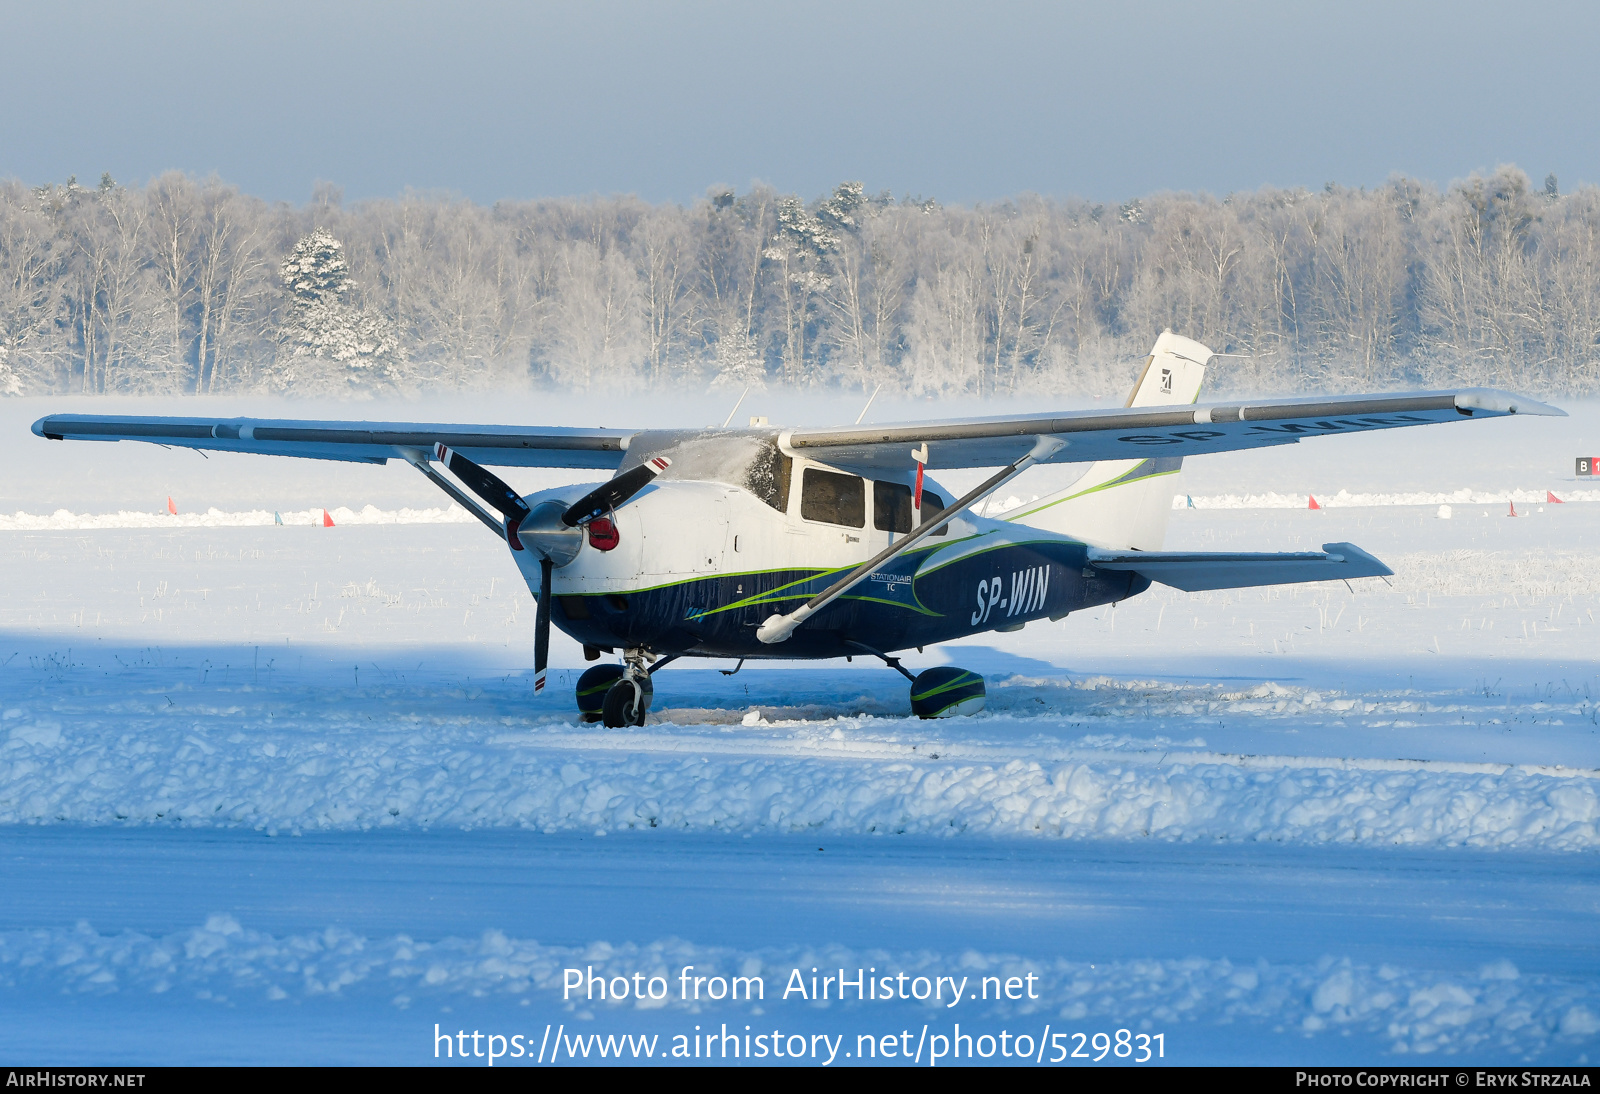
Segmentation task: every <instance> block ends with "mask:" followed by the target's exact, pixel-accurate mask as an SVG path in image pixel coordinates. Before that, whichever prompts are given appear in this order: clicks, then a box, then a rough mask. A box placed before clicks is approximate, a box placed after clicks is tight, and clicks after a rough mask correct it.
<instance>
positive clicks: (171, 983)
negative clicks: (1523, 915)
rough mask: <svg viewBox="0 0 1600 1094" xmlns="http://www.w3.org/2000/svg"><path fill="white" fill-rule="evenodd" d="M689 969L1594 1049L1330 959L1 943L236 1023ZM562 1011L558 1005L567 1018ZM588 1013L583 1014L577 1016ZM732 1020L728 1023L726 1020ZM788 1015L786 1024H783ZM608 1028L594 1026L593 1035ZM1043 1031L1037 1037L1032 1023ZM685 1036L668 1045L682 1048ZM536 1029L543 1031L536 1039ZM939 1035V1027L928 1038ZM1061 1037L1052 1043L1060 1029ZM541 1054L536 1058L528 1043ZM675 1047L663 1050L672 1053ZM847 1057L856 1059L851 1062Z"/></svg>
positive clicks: (1080, 1013)
mask: <svg viewBox="0 0 1600 1094" xmlns="http://www.w3.org/2000/svg"><path fill="white" fill-rule="evenodd" d="M685 965H692V966H694V968H695V971H696V973H697V974H702V975H705V976H707V977H712V976H718V975H721V976H732V975H738V976H746V977H753V976H759V977H761V978H762V979H763V980H764V981H765V999H764V1000H763V1002H762V1003H761V1004H756V1005H754V1006H752V1005H749V1004H724V1005H722V1006H719V1007H718V1008H716V1009H717V1020H722V1021H729V1023H730V1024H732V1018H733V1017H734V1016H735V1015H738V1016H740V1017H741V1018H744V1019H745V1020H748V1019H749V1017H751V1016H754V1015H758V1014H766V1015H767V1016H768V1018H767V1021H768V1022H771V1021H773V1020H774V1019H777V1018H779V1013H774V1012H775V1010H778V1009H779V1008H787V1011H788V1013H787V1014H786V1015H785V1018H784V1020H783V1022H782V1024H783V1025H785V1026H788V1027H790V1028H793V1025H794V1023H795V1022H796V1021H797V1020H798V1021H803V1022H804V1023H805V1025H806V1027H808V1028H810V1027H821V1028H828V1027H829V1026H834V1025H836V1024H837V1023H841V1022H842V1023H847V1024H846V1025H842V1026H839V1028H842V1029H849V1030H854V1029H855V1028H856V1027H857V1026H859V1025H861V1023H862V1021H863V1020H864V1019H867V1020H869V1021H870V1019H871V1018H872V1017H875V1016H878V1015H880V1014H882V1010H883V1004H881V1003H880V1004H874V1003H872V1002H870V1001H869V1002H866V1003H862V1002H858V1001H855V1000H848V1001H845V1002H842V1003H841V1002H838V1001H834V1002H812V1003H800V1002H798V1001H796V1002H791V1003H787V1004H785V1003H783V1002H781V999H780V997H781V992H782V988H783V985H784V984H785V983H786V980H787V977H788V976H789V974H790V971H791V970H793V969H797V968H798V969H802V970H809V969H813V968H822V969H824V970H827V969H836V968H844V969H857V968H866V967H871V968H873V969H875V970H877V971H878V972H879V973H880V974H889V975H894V974H898V973H901V972H903V973H905V974H906V975H907V976H908V977H917V976H923V975H925V976H928V977H929V978H931V977H934V976H945V975H949V974H951V973H955V974H956V975H958V976H965V977H970V978H972V981H973V983H976V981H977V980H978V979H979V978H981V977H984V976H996V975H998V976H1001V977H1007V976H1023V975H1026V974H1028V973H1034V974H1036V975H1037V976H1038V980H1037V984H1038V994H1039V998H1038V999H1034V1000H1027V999H1024V1000H1021V1001H1018V1002H1015V1003H1011V1002H1004V1001H1002V1002H999V1003H995V1002H993V1001H991V1002H988V1003H984V1004H982V1006H983V1008H984V1009H983V1010H982V1011H981V1012H980V1013H981V1015H982V1018H981V1019H980V1021H984V1022H986V1021H987V1020H991V1019H995V1018H999V1019H1003V1020H1009V1021H1010V1023H1011V1025H1012V1028H1013V1030H1014V1031H1016V1030H1018V1027H1020V1030H1021V1032H1025V1033H1029V1034H1031V1035H1033V1036H1038V1035H1039V1032H1040V1030H1039V1029H1036V1028H1034V1026H1035V1025H1037V1026H1038V1027H1040V1028H1042V1027H1043V1026H1044V1025H1045V1023H1046V1022H1055V1023H1058V1024H1059V1023H1060V1022H1061V1021H1062V1020H1063V1019H1064V1020H1066V1022H1067V1023H1068V1028H1069V1029H1072V1028H1076V1027H1077V1026H1078V1025H1079V1024H1081V1025H1085V1026H1088V1027H1089V1028H1091V1029H1092V1028H1095V1027H1097V1026H1105V1025H1106V1024H1107V1023H1109V1028H1112V1029H1115V1028H1118V1027H1124V1028H1126V1027H1131V1028H1133V1029H1135V1030H1137V1029H1141V1028H1150V1027H1151V1026H1154V1027H1155V1028H1156V1029H1162V1028H1166V1029H1168V1030H1169V1031H1170V1030H1171V1029H1172V1027H1173V1026H1174V1025H1177V1024H1179V1023H1183V1024H1188V1023H1196V1024H1204V1025H1207V1026H1212V1027H1225V1026H1234V1025H1249V1026H1259V1025H1268V1024H1270V1025H1272V1026H1275V1027H1279V1028H1282V1027H1289V1028H1291V1029H1294V1030H1297V1031H1298V1032H1300V1033H1301V1034H1303V1035H1306V1036H1311V1037H1316V1036H1318V1035H1321V1036H1333V1035H1336V1034H1337V1035H1350V1034H1356V1035H1364V1036H1366V1037H1368V1038H1371V1039H1373V1040H1375V1041H1377V1042H1378V1043H1380V1044H1382V1045H1383V1046H1384V1047H1385V1048H1387V1050H1388V1051H1390V1052H1393V1053H1397V1054H1403V1055H1413V1054H1433V1053H1440V1054H1445V1055H1454V1054H1458V1053H1468V1052H1470V1053H1474V1054H1476V1055H1478V1056H1480V1057H1482V1056H1488V1055H1493V1056H1502V1055H1508V1056H1512V1057H1521V1058H1528V1057H1532V1056H1536V1055H1539V1054H1540V1053H1542V1052H1544V1051H1546V1050H1549V1049H1557V1050H1560V1049H1566V1050H1567V1051H1568V1052H1570V1051H1571V1050H1572V1049H1573V1048H1575V1047H1576V1046H1579V1045H1582V1044H1585V1043H1586V1042H1591V1041H1593V1040H1594V1039H1595V1035H1596V1033H1600V993H1597V990H1596V988H1595V985H1593V984H1590V983H1584V982H1581V981H1573V980H1566V979H1561V978H1556V977H1551V976H1541V975H1526V974H1523V973H1521V972H1520V971H1519V970H1518V969H1517V968H1516V967H1515V966H1514V965H1513V964H1511V962H1509V961H1506V960H1504V959H1501V960H1497V961H1492V962H1489V963H1487V964H1484V965H1483V966H1482V967H1480V968H1478V969H1476V970H1474V971H1472V972H1466V973H1455V974H1452V973H1442V972H1437V971H1431V970H1416V969H1406V968H1396V967H1394V966H1391V965H1382V966H1379V967H1376V968H1374V967H1372V966H1370V965H1364V964H1358V963H1354V962H1352V961H1350V960H1349V959H1336V958H1332V957H1327V958H1323V959H1322V960H1321V961H1319V962H1316V963H1314V964H1273V963H1269V962H1267V961H1258V962H1256V963H1254V964H1235V963H1233V962H1230V961H1228V960H1226V959H1223V960H1210V959H1205V958H1189V959H1183V960H1170V959H1168V960H1154V959H1150V960H1134V961H1117V962H1110V963H1096V964H1093V965H1091V964H1088V963H1086V962H1074V961H1068V960H1064V959H1061V958H1047V959H1044V960H1034V959H1030V958H1027V957H1024V956H1020V955H1017V954H1010V953H982V952H978V951H975V950H966V951H964V952H962V953H950V954H941V953H934V952H929V951H926V950H923V951H917V952H914V953H891V952H888V951H885V950H854V949H850V948H847V947H843V946H837V945H835V946H822V947H786V948H771V949H761V950H738V949H733V948H728V947H712V946H703V945H695V944H691V943H688V942H684V941H681V940H678V939H665V940H660V941H655V942H645V943H634V942H628V943H620V944H611V943H607V942H596V943H593V944H591V945H587V946H549V945H542V944H540V943H539V942H537V941H534V940H531V939H519V938H511V937H508V936H507V935H505V934H504V933H503V932H501V931H498V930H493V929H491V930H487V931H485V932H483V934H482V935H480V936H479V937H477V938H461V937H446V938H442V939H439V940H437V941H431V942H430V941H418V940H416V939H414V938H412V937H410V936H408V935H403V934H402V935H393V936H389V937H381V938H371V937H366V936H363V935H359V934H356V933H354V932H351V931H349V930H346V929H344V928H341V927H328V928H327V929H325V930H321V931H316V932H312V933H306V934H290V935H284V936H274V935H271V934H267V933H264V932H261V931H256V930H251V929H249V928H247V927H245V926H244V925H242V924H241V923H240V922H239V921H238V920H237V919H235V918H233V917H232V916H228V915H213V916H211V917H210V918H208V919H207V920H206V922H205V923H204V924H203V925H201V926H197V927H193V928H191V929H189V930H184V931H178V932H174V933H172V934H169V935H165V936H161V937H152V936H151V935H147V934H143V933H140V932H136V931H124V932H121V933H118V934H109V935H107V934H100V933H98V932H97V931H95V930H94V929H93V927H91V926H90V925H89V924H88V923H79V924H78V926H77V927H76V928H75V929H65V928H47V929H40V930H29V931H8V932H4V933H0V985H3V986H4V987H5V988H6V989H9V990H12V991H22V992H25V993H27V994H28V995H31V996H38V995H43V994H52V995H59V994H61V993H69V994H74V995H80V996H82V995H87V996H95V995H110V994H113V993H138V994H145V995H150V994H164V993H167V992H174V993H175V994H181V995H184V996H187V997H190V998H197V999H199V1000H201V1001H203V1003H210V1004H211V1005H214V1006H218V1007H226V1008H228V1009H230V1010H237V1009H238V1008H241V1007H254V1008H256V1009H258V1010H261V1009H265V1010H267V1011H268V1012H269V1013H270V1010H271V1008H275V1007H288V1006H294V1005H295V1004H297V1003H301V1002H304V1001H308V1000H312V999H318V998H323V999H326V998H333V999H346V1000H350V1001H352V1002H355V1001H358V1000H366V1001H370V1002H375V1003H384V1004H388V1005H392V1006H395V1007H399V1008H408V1007H411V1006H413V1005H419V1006H422V1005H426V1004H428V1003H438V1002H444V1001H448V1000H452V999H459V998H463V997H469V998H471V997H476V998H482V997H485V996H487V997H501V998H508V997H509V998H516V997H519V996H520V997H522V998H523V999H524V1000H529V999H530V998H532V999H533V1000H534V1001H537V1002H540V1003H544V1002H545V1000H547V999H551V998H557V997H558V996H559V993H560V990H561V985H562V970H563V969H564V968H568V967H578V968H587V969H592V971H593V974H594V975H596V976H600V975H604V976H607V977H611V976H623V977H629V976H632V974H634V973H635V972H639V973H643V974H645V976H647V977H648V976H652V975H659V976H662V977H664V978H666V979H667V980H668V982H669V983H670V984H675V983H676V980H675V977H676V974H677V971H678V970H679V969H681V968H683V967H684V966H685ZM558 1005H560V1004H558ZM580 1006H581V1007H582V1008H583V1010H582V1011H581V1012H579V1008H580ZM706 1007H707V1005H706V1004H696V1003H694V1002H693V1001H690V1002H687V1003H686V1002H684V1001H682V1000H680V999H678V998H676V993H675V992H669V993H668V995H667V998H666V999H664V1000H660V1001H653V1000H650V999H648V998H647V999H645V1000H643V1001H637V1000H633V999H628V1000H623V1001H617V1000H609V1001H603V1002H602V1001H598V1000H597V1001H595V1002H592V1003H591V1002H588V1001H584V1002H582V1003H581V1004H580V1003H577V1002H571V1003H567V1004H565V1005H564V1015H563V1016H564V1017H565V1018H567V1019H568V1020H571V1019H572V1018H576V1019H578V1021H579V1023H581V1024H574V1025H572V1026H571V1027H570V1028H571V1029H573V1030H574V1031H577V1032H581V1033H582V1034H583V1035H584V1036H587V1035H588V1034H589V1033H595V1032H598V1033H600V1034H601V1035H602V1036H603V1035H605V1034H608V1033H619V1032H629V1033H631V1032H634V1031H635V1030H638V1029H640V1028H646V1029H662V1028H663V1027H662V1025H661V1024H660V1022H659V1021H657V1022H654V1023H650V1024H649V1025H646V1026H644V1027H641V1025H640V1021H641V1019H646V1018H647V1016H646V1015H644V1014H641V1013H640V1012H641V1011H657V1012H665V1013H663V1014H660V1015H659V1016H658V1017H660V1018H667V1019H669V1020H670V1019H672V1018H673V1017H674V1016H675V1015H677V1014H681V1015H683V1016H684V1017H683V1018H681V1019H678V1022H682V1023H683V1025H684V1027H685V1028H687V1026H688V1024H689V1023H690V1021H692V1019H691V1018H690V1017H689V1016H691V1015H699V1014H701V1013H703V1011H704V1010H705V1009H706ZM894 1007H895V1010H896V1013H895V1015H894V1017H895V1019H899V1018H902V1017H903V1018H905V1019H907V1020H911V1019H912V1016H913V1015H914V1016H915V1017H916V1019H917V1020H921V1021H924V1022H930V1023H947V1022H949V1021H950V1020H952V1017H955V1018H967V1019H968V1021H967V1023H966V1024H967V1027H968V1029H971V1028H972V1023H971V1018H973V1017H976V1015H971V1014H966V1013H961V1014H957V1013H956V1012H954V1011H951V1010H950V1009H948V1008H946V1007H945V1006H944V1004H943V1002H942V1001H935V1000H932V999H930V1000H928V1001H927V1002H925V1003H920V1004H919V1003H914V1002H909V1001H908V1002H906V1003H904V1004H900V1003H896V1004H894ZM729 1012H733V1013H731V1014H730V1013H729ZM780 1013H782V1012H781V1011H780ZM601 1016H603V1017H605V1018H606V1019H609V1020H608V1021H606V1022H604V1023H601V1024H589V1023H583V1022H582V1020H583V1019H586V1018H594V1017H601ZM1029 1016H1034V1017H1035V1018H1036V1022H1030V1021H1028V1020H1027V1019H1028V1018H1029ZM678 1022H672V1023H671V1024H670V1025H667V1026H666V1027H665V1028H666V1029H668V1030H676V1029H677V1025H678ZM541 1024H542V1022H541ZM933 1028H934V1029H935V1031H937V1030H938V1029H940V1026H939V1025H935V1026H934V1027H933ZM1057 1028H1059V1025H1058V1026H1057ZM533 1039H534V1041H535V1043H537V1042H538V1040H539V1037H538V1030H537V1028H535V1032H534V1038H533ZM666 1039H667V1038H662V1040H663V1041H665V1040H666ZM849 1047H850V1048H851V1049H852V1050H853V1049H854V1047H855V1046H854V1045H850V1046H849Z"/></svg>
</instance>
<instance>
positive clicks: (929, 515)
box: [922, 490, 950, 536]
mask: <svg viewBox="0 0 1600 1094" xmlns="http://www.w3.org/2000/svg"><path fill="white" fill-rule="evenodd" d="M943 509H944V499H943V498H941V497H940V496H939V495H938V494H935V493H934V492H933V491H932V490H924V491H923V492H922V519H923V520H925V521H928V520H932V519H933V518H934V516H935V514H937V513H939V512H940V511H941V510H943ZM933 534H934V535H936V536H944V535H949V534H950V525H948V524H946V525H945V526H944V527H943V528H941V529H939V530H938V531H937V532H935V533H933Z"/></svg>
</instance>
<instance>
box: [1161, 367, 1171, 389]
mask: <svg viewBox="0 0 1600 1094" xmlns="http://www.w3.org/2000/svg"><path fill="white" fill-rule="evenodd" d="M1161 393H1162V394H1163V395H1171V394H1172V370H1171V369H1170V368H1164V369H1162V370H1161Z"/></svg>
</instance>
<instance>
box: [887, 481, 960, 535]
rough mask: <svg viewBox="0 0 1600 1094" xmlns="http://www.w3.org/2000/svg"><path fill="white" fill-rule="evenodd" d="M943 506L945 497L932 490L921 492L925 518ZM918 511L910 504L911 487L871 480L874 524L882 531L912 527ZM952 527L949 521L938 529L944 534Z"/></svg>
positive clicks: (906, 530)
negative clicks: (912, 521) (914, 515)
mask: <svg viewBox="0 0 1600 1094" xmlns="http://www.w3.org/2000/svg"><path fill="white" fill-rule="evenodd" d="M943 508H944V499H943V498H941V497H940V496H939V495H938V494H935V493H934V492H933V491H932V490H924V491H923V492H922V516H923V519H924V520H926V519H928V518H931V517H932V516H933V515H934V514H935V513H937V512H939V510H941V509H943ZM915 512H916V511H915V510H914V509H912V508H911V487H909V486H906V485H904V484H902V483H898V482H879V481H877V480H876V479H874V480H873V483H872V526H873V527H874V528H876V529H877V530H878V531H880V532H898V533H901V534H905V533H908V532H910V531H911V518H912V516H913V514H914V513H915ZM949 530H950V526H949V525H948V524H946V525H945V526H944V527H943V528H940V529H939V530H938V531H937V532H935V533H933V534H934V535H936V536H942V535H944V534H945V533H946V532H948V531H949Z"/></svg>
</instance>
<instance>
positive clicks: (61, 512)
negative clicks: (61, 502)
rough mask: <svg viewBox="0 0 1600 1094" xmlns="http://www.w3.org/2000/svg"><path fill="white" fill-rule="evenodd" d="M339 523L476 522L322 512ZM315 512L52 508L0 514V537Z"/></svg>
mask: <svg viewBox="0 0 1600 1094" xmlns="http://www.w3.org/2000/svg"><path fill="white" fill-rule="evenodd" d="M327 512H328V514H329V515H330V516H332V517H333V522H334V524H336V525H339V524H470V523H472V522H473V521H474V520H475V519H476V518H475V517H473V515H472V514H471V513H468V512H467V511H466V510H465V509H463V508H461V507H460V506H459V505H451V506H450V507H449V508H447V509H379V508H377V507H375V506H371V505H367V506H363V507H362V508H361V509H360V510H359V511H358V510H354V509H347V508H345V507H343V506H339V507H337V508H334V509H329V510H327ZM322 514H323V510H321V509H285V510H282V511H281V512H278V513H274V512H273V511H272V510H270V509H247V510H244V511H242V512H233V513H225V512H223V511H222V510H220V509H215V508H213V509H208V510H206V511H205V512H204V513H179V514H177V515H176V516H173V515H172V514H170V513H135V512H131V511H129V510H122V511H121V512H117V513H71V512H68V511H67V510H65V509H57V510H56V511H55V512H54V513H51V514H50V515H49V516H43V515H35V514H33V513H23V512H18V513H15V514H13V515H11V516H4V515H0V532H61V531H82V530H91V529H97V528H256V527H263V526H268V525H272V524H276V523H277V521H276V519H275V517H278V516H281V517H282V518H283V523H284V524H286V525H295V524H299V525H321V524H322Z"/></svg>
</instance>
